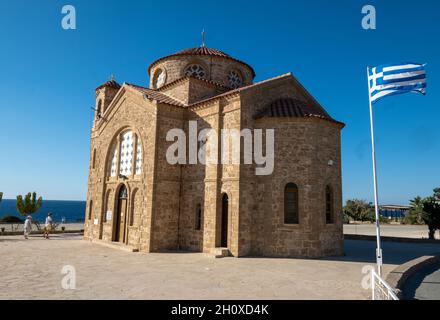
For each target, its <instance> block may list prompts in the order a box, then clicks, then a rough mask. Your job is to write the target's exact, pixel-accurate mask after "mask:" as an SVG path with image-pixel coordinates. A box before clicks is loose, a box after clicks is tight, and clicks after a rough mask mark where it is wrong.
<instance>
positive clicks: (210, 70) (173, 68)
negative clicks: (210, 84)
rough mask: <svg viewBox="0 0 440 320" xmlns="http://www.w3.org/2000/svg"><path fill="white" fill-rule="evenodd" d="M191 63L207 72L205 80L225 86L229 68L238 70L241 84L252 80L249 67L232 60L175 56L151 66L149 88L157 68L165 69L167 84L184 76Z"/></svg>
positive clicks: (212, 57)
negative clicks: (241, 79)
mask: <svg viewBox="0 0 440 320" xmlns="http://www.w3.org/2000/svg"><path fill="white" fill-rule="evenodd" d="M191 64H199V65H201V66H202V67H203V68H204V70H205V72H206V73H207V74H206V79H207V80H213V81H215V82H218V83H221V84H223V85H225V86H228V74H229V72H230V71H231V70H237V71H239V72H240V74H241V76H242V78H243V85H248V84H251V83H252V81H253V74H252V71H251V70H250V68H249V67H247V66H246V65H244V64H242V63H239V62H236V61H233V60H229V59H225V58H221V57H215V56H175V57H170V58H168V59H166V60H163V61H161V62H159V63H157V64H155V65H154V66H153V67H152V68H151V70H150V88H153V78H154V74H155V73H156V71H157V70H158V69H162V70H165V72H166V81H165V84H168V83H170V82H173V81H175V80H177V79H179V78H182V77H183V76H185V70H186V68H187V67H188V66H189V65H191Z"/></svg>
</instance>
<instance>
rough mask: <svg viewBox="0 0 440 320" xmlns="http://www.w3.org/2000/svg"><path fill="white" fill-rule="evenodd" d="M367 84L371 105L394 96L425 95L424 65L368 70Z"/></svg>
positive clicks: (404, 64) (391, 66)
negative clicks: (408, 93) (405, 94)
mask: <svg viewBox="0 0 440 320" xmlns="http://www.w3.org/2000/svg"><path fill="white" fill-rule="evenodd" d="M368 82H369V83H368V84H369V88H370V97H371V102H372V103H374V102H377V101H379V100H380V99H382V98H383V97H386V96H390V95H395V94H401V93H407V92H420V93H422V94H425V93H426V70H425V65H424V64H417V63H400V64H386V65H381V66H378V67H373V68H368Z"/></svg>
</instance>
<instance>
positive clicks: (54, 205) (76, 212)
mask: <svg viewBox="0 0 440 320" xmlns="http://www.w3.org/2000/svg"><path fill="white" fill-rule="evenodd" d="M49 212H52V214H53V215H52V218H53V220H54V222H55V223H56V222H65V223H77V222H78V223H80V222H84V216H85V212H86V201H64V200H44V201H43V205H42V206H41V208H40V209H39V210H38V211H37V212H35V213H33V214H32V218H33V220H34V221H38V222H41V223H44V222H45V219H46V216H47V214H48V213H49ZM4 216H17V217H19V218H21V219H23V220H24V219H25V217H24V216H22V215H20V213H18V211H17V209H16V200H15V199H14V200H12V199H3V200H2V201H1V202H0V219H1V218H3V217H4Z"/></svg>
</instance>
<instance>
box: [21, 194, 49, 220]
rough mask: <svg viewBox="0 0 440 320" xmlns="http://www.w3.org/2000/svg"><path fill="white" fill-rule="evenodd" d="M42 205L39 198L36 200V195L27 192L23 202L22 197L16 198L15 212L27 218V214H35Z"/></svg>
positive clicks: (41, 200) (41, 199)
mask: <svg viewBox="0 0 440 320" xmlns="http://www.w3.org/2000/svg"><path fill="white" fill-rule="evenodd" d="M42 204H43V198H42V197H39V198H38V200H37V193H36V192H33V193H32V194H31V193H30V192H29V193H28V194H27V195H26V196H25V198H24V201H23V197H22V196H20V195H18V196H17V211H18V212H20V214H21V215H23V216H27V215H29V214H32V213H35V212H37V211H38V209H40V207H41V206H42Z"/></svg>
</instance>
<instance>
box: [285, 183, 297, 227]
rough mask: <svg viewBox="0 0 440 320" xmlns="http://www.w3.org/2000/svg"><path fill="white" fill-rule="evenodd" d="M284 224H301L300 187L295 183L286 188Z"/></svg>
mask: <svg viewBox="0 0 440 320" xmlns="http://www.w3.org/2000/svg"><path fill="white" fill-rule="evenodd" d="M284 223H285V224H298V223H299V209H298V187H297V185H296V184H294V183H288V184H287V185H286V187H285V188H284Z"/></svg>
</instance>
